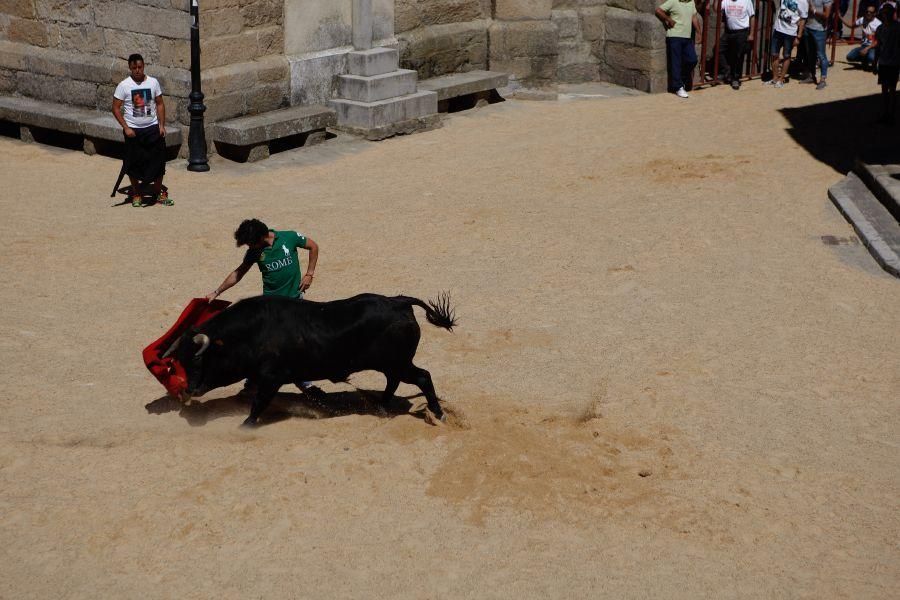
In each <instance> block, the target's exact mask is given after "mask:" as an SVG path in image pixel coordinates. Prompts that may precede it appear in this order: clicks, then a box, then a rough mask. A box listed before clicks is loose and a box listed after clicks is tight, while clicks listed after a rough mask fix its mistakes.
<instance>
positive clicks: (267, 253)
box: [244, 229, 306, 298]
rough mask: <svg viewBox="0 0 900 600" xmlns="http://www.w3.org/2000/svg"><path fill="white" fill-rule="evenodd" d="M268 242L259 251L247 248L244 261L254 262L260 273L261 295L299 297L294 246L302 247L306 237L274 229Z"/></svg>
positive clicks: (298, 278) (297, 267)
mask: <svg viewBox="0 0 900 600" xmlns="http://www.w3.org/2000/svg"><path fill="white" fill-rule="evenodd" d="M269 231H271V232H272V233H274V234H275V240H274V241H273V242H272V245H271V246H270V247H268V248H264V249H262V250H253V249H250V250H247V254H246V255H244V263H250V264H252V263H256V266H257V267H259V272H260V273H261V274H262V280H263V295H264V296H287V297H288V298H299V297H300V280H301V274H300V260H299V259H298V258H297V248H306V236H303V235H300V234H299V233H297V232H296V231H275V230H274V229H270V230H269Z"/></svg>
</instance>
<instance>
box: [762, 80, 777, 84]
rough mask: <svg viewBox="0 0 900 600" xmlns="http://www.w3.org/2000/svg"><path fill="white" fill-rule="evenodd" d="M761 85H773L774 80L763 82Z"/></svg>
mask: <svg viewBox="0 0 900 600" xmlns="http://www.w3.org/2000/svg"><path fill="white" fill-rule="evenodd" d="M762 84H763V85H775V80H774V79H770V80H768V81H763V82H762Z"/></svg>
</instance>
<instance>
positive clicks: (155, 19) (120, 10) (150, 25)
mask: <svg viewBox="0 0 900 600" xmlns="http://www.w3.org/2000/svg"><path fill="white" fill-rule="evenodd" d="M93 6H94V18H95V22H96V24H97V25H98V26H100V27H109V28H111V29H121V30H123V31H135V32H137V33H149V34H153V35H158V36H161V37H169V38H179V39H190V20H189V19H186V18H185V14H184V13H183V12H181V11H179V10H174V9H171V8H170V9H161V8H154V7H151V6H141V5H139V4H131V3H129V2H119V1H116V0H94V2H93Z"/></svg>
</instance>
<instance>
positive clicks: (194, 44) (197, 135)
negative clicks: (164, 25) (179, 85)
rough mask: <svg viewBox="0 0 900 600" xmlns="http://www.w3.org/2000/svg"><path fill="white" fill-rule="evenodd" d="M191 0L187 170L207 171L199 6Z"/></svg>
mask: <svg viewBox="0 0 900 600" xmlns="http://www.w3.org/2000/svg"><path fill="white" fill-rule="evenodd" d="M198 4H199V0H191V95H190V100H191V103H190V104H189V105H188V111H189V112H190V113H191V128H190V131H189V132H188V166H187V168H188V171H200V172H203V171H209V162H207V160H206V134H205V133H204V130H203V113H204V112H206V105H205V104H203V92H202V91H201V89H200V7H199V6H198Z"/></svg>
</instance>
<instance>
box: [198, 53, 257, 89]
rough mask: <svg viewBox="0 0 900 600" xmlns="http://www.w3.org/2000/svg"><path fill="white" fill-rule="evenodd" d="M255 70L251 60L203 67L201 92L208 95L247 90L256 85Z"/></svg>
mask: <svg viewBox="0 0 900 600" xmlns="http://www.w3.org/2000/svg"><path fill="white" fill-rule="evenodd" d="M256 71H257V68H256V65H255V64H254V63H253V62H252V61H251V62H242V63H237V64H233V65H225V66H222V67H215V68H213V69H204V70H203V73H202V75H201V77H200V79H201V81H202V82H203V92H204V93H205V94H206V95H208V96H221V95H224V94H230V93H231V92H244V91H247V90H249V89H251V88H252V87H253V86H254V85H256V82H257V75H256Z"/></svg>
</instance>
